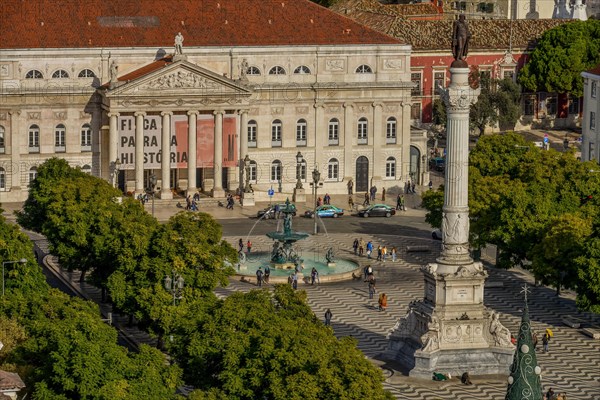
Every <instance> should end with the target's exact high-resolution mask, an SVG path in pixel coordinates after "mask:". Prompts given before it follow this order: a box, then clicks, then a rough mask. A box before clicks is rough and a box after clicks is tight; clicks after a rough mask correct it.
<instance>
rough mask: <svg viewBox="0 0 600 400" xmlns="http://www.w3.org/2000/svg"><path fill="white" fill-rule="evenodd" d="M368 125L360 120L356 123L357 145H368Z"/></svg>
mask: <svg viewBox="0 0 600 400" xmlns="http://www.w3.org/2000/svg"><path fill="white" fill-rule="evenodd" d="M367 134H368V125H367V121H366V119H365V120H362V119H361V120H360V121H358V144H367V143H368V136H367Z"/></svg>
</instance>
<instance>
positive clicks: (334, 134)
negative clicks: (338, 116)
mask: <svg viewBox="0 0 600 400" xmlns="http://www.w3.org/2000/svg"><path fill="white" fill-rule="evenodd" d="M339 129H340V125H339V123H338V122H337V121H330V122H329V128H328V130H327V138H328V140H329V145H330V146H337V145H338V144H340V133H339V132H340V131H339Z"/></svg>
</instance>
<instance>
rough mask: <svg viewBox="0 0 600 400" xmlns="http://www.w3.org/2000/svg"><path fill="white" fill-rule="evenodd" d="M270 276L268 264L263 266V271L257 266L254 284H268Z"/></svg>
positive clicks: (259, 285) (260, 285)
mask: <svg viewBox="0 0 600 400" xmlns="http://www.w3.org/2000/svg"><path fill="white" fill-rule="evenodd" d="M270 276H271V268H270V267H269V266H268V265H267V266H265V270H264V272H263V269H262V267H258V270H257V271H256V285H257V286H258V287H262V284H263V282H264V283H266V284H268V283H269V277H270Z"/></svg>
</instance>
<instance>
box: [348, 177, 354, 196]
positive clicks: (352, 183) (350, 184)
mask: <svg viewBox="0 0 600 400" xmlns="http://www.w3.org/2000/svg"><path fill="white" fill-rule="evenodd" d="M353 188H354V182H353V181H352V179H350V180H349V181H348V194H350V195H351V194H353V193H352V189H353Z"/></svg>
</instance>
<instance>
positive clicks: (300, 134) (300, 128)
mask: <svg viewBox="0 0 600 400" xmlns="http://www.w3.org/2000/svg"><path fill="white" fill-rule="evenodd" d="M296 146H306V120H305V119H299V120H298V122H296Z"/></svg>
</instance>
